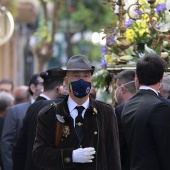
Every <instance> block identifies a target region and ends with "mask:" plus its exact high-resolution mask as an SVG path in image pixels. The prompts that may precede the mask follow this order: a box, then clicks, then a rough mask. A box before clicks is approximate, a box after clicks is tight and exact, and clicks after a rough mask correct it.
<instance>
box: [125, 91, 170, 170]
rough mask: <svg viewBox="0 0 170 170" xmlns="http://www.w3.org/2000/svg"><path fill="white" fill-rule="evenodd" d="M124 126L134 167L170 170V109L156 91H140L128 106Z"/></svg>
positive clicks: (136, 169)
mask: <svg viewBox="0 0 170 170" xmlns="http://www.w3.org/2000/svg"><path fill="white" fill-rule="evenodd" d="M122 127H123V131H124V134H125V139H126V142H127V145H128V152H129V156H130V167H131V170H169V169H170V147H169V144H170V133H169V132H170V108H169V107H168V106H167V104H165V103H164V102H162V101H161V100H160V99H159V97H158V96H157V95H156V93H155V92H153V91H152V90H139V91H138V92H137V94H136V95H135V96H134V97H132V98H131V99H130V100H129V101H128V102H127V103H126V105H125V106H124V108H123V112H122Z"/></svg>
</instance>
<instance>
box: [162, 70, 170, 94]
mask: <svg viewBox="0 0 170 170" xmlns="http://www.w3.org/2000/svg"><path fill="white" fill-rule="evenodd" d="M161 88H162V89H163V90H164V91H165V92H166V93H167V95H168V96H170V75H168V74H166V73H164V76H163V81H162V84H161Z"/></svg>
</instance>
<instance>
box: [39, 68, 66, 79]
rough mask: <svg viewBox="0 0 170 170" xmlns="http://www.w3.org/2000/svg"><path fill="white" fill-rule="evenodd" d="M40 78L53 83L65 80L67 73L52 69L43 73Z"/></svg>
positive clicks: (59, 69)
mask: <svg viewBox="0 0 170 170" xmlns="http://www.w3.org/2000/svg"><path fill="white" fill-rule="evenodd" d="M40 76H41V78H42V79H44V81H53V80H56V79H64V77H65V73H64V71H63V70H62V69H61V68H50V69H48V70H47V71H44V72H41V73H40Z"/></svg>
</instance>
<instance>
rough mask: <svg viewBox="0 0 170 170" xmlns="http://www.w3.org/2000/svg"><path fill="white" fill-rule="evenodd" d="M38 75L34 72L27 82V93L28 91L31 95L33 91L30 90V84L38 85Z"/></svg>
mask: <svg viewBox="0 0 170 170" xmlns="http://www.w3.org/2000/svg"><path fill="white" fill-rule="evenodd" d="M39 76H40V74H39V73H37V74H34V75H33V76H32V77H31V79H30V82H29V85H28V87H29V93H30V94H31V95H33V92H32V91H31V89H30V86H31V84H34V85H35V86H37V85H38V83H39V81H38V77H39Z"/></svg>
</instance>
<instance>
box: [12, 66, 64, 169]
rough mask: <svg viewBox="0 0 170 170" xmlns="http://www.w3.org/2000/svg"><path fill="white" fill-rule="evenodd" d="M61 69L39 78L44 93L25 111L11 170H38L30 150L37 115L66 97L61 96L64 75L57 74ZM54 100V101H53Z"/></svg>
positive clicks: (50, 70)
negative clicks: (42, 82)
mask: <svg viewBox="0 0 170 170" xmlns="http://www.w3.org/2000/svg"><path fill="white" fill-rule="evenodd" d="M58 70H61V69H57V68H56V69H55V68H54V69H49V70H47V71H46V72H42V73H41V74H40V76H41V77H42V78H43V79H44V92H43V93H42V94H41V95H40V96H39V97H38V98H37V99H38V100H36V102H35V103H33V104H32V105H31V106H30V107H29V108H28V110H27V113H26V116H25V118H24V121H23V126H22V128H21V130H20V134H19V137H18V140H17V143H16V145H15V146H14V149H13V154H12V156H13V170H39V169H40V168H38V167H37V166H35V165H34V163H33V161H32V148H33V143H34V139H35V133H36V126H37V114H38V112H39V111H40V110H41V109H42V108H43V107H44V106H46V105H47V104H49V103H51V102H53V101H55V102H56V103H58V102H60V101H62V100H63V99H64V97H65V96H66V95H61V93H62V91H61V89H62V88H61V86H62V84H63V80H64V75H61V74H59V73H58ZM53 99H55V100H53Z"/></svg>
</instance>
